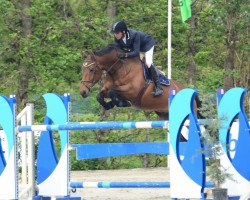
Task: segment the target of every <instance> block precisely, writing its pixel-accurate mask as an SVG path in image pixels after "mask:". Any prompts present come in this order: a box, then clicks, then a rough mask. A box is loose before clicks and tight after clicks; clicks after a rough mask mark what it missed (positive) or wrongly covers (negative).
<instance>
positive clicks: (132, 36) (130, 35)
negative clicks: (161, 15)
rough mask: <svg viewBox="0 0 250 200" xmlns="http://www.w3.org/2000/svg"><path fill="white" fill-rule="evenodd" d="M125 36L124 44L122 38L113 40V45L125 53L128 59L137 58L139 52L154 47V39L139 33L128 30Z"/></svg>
mask: <svg viewBox="0 0 250 200" xmlns="http://www.w3.org/2000/svg"><path fill="white" fill-rule="evenodd" d="M126 36H127V37H126V44H125V43H124V42H123V40H122V38H121V39H120V40H117V39H116V38H115V44H116V45H118V46H119V47H120V48H121V49H122V50H124V51H125V52H127V57H128V58H131V57H136V56H139V54H140V52H147V51H149V50H150V49H151V48H152V47H153V46H154V45H155V40H154V38H153V37H152V36H150V35H148V34H146V33H144V32H141V31H135V30H131V29H129V30H128V31H127V34H126Z"/></svg>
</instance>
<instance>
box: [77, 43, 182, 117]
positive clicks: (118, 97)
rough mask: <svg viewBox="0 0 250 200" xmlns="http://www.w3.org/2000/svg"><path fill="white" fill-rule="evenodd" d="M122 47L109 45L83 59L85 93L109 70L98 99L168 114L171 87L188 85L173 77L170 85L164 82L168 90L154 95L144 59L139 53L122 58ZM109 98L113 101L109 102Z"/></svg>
mask: <svg viewBox="0 0 250 200" xmlns="http://www.w3.org/2000/svg"><path fill="white" fill-rule="evenodd" d="M119 52H121V50H120V49H119V48H117V47H115V46H114V45H108V46H107V47H105V48H103V49H102V50H100V51H98V52H95V53H93V52H92V53H90V54H89V55H87V58H86V59H85V61H84V62H83V65H82V72H83V77H82V80H81V84H80V93H81V95H82V97H87V96H88V95H89V93H90V90H91V88H92V87H93V86H94V85H95V83H97V82H98V81H99V80H100V79H101V77H102V74H104V73H106V77H105V81H104V84H103V87H102V89H101V91H100V93H99V94H98V95H97V100H98V102H99V103H100V104H101V105H102V106H103V107H104V108H105V109H111V108H113V107H114V106H118V107H128V106H132V107H136V108H139V109H141V110H145V111H155V112H156V113H157V115H158V116H159V117H160V118H161V119H167V118H168V109H169V108H168V94H169V90H170V88H172V89H175V91H176V92H178V91H180V90H182V89H183V88H184V87H183V86H182V85H181V84H180V83H178V82H176V81H174V80H170V85H169V86H164V85H162V88H163V90H164V94H163V95H161V96H157V97H153V96H152V94H151V93H152V92H153V89H154V84H153V83H149V82H148V81H146V80H145V78H144V73H143V68H142V62H141V60H140V59H139V57H135V58H129V59H119V57H118V55H119ZM105 98H110V99H111V101H109V102H106V101H105Z"/></svg>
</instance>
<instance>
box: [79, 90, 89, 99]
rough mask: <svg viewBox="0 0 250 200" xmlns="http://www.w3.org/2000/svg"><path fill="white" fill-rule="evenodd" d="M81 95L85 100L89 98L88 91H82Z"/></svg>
mask: <svg viewBox="0 0 250 200" xmlns="http://www.w3.org/2000/svg"><path fill="white" fill-rule="evenodd" d="M80 94H81V96H82V97H83V98H85V97H87V96H88V94H87V92H86V91H81V92H80Z"/></svg>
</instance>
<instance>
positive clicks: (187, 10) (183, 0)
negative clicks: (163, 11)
mask: <svg viewBox="0 0 250 200" xmlns="http://www.w3.org/2000/svg"><path fill="white" fill-rule="evenodd" d="M180 6H181V17H182V21H183V22H185V21H186V20H187V19H188V18H190V17H191V0H180Z"/></svg>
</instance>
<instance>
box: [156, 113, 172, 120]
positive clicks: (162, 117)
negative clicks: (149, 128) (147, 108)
mask: <svg viewBox="0 0 250 200" xmlns="http://www.w3.org/2000/svg"><path fill="white" fill-rule="evenodd" d="M155 113H156V114H157V115H158V118H159V119H160V120H168V118H169V114H168V112H157V111H155Z"/></svg>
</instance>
